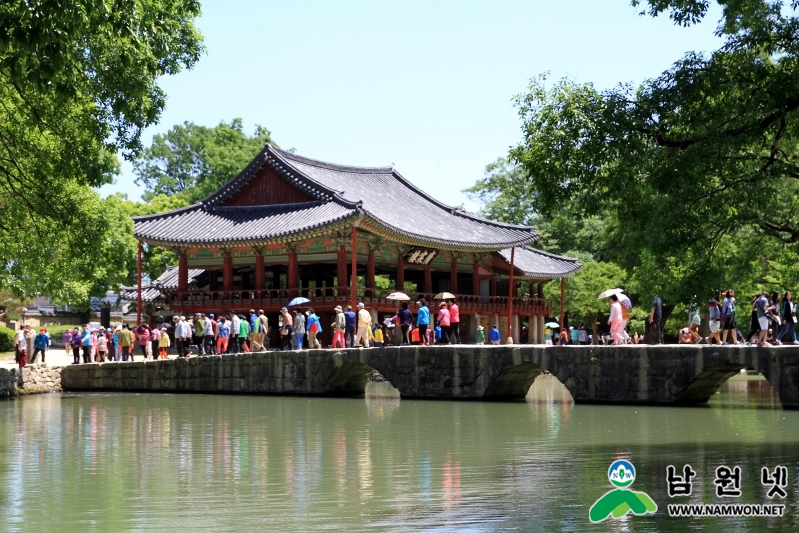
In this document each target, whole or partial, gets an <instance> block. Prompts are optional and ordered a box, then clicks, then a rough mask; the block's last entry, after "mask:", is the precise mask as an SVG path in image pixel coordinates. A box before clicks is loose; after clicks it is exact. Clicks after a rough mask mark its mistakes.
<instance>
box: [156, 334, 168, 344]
mask: <svg viewBox="0 0 799 533" xmlns="http://www.w3.org/2000/svg"><path fill="white" fill-rule="evenodd" d="M158 347H159V348H169V335H167V334H166V333H161V337H159V339H158Z"/></svg>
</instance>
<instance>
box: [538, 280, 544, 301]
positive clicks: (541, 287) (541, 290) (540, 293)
mask: <svg viewBox="0 0 799 533" xmlns="http://www.w3.org/2000/svg"><path fill="white" fill-rule="evenodd" d="M538 297H539V298H543V297H544V282H543V281H542V282H539V283H538Z"/></svg>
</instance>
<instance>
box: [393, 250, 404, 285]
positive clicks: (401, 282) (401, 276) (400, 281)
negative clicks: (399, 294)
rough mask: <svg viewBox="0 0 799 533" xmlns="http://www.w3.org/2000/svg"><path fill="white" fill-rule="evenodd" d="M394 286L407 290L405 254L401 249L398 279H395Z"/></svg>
mask: <svg viewBox="0 0 799 533" xmlns="http://www.w3.org/2000/svg"><path fill="white" fill-rule="evenodd" d="M394 288H395V289H396V290H398V291H404V290H405V256H404V255H402V251H401V250H400V255H399V256H397V279H396V280H395V283H394Z"/></svg>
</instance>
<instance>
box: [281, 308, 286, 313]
mask: <svg viewBox="0 0 799 533" xmlns="http://www.w3.org/2000/svg"><path fill="white" fill-rule="evenodd" d="M286 311H288V309H286V308H285V307H282V308H281V309H280V312H281V313H285V312H286Z"/></svg>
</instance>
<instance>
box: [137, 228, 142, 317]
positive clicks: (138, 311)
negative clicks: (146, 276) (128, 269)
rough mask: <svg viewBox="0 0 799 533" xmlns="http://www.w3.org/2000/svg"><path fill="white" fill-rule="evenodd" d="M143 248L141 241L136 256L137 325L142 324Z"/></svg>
mask: <svg viewBox="0 0 799 533" xmlns="http://www.w3.org/2000/svg"><path fill="white" fill-rule="evenodd" d="M141 248H142V244H141V241H139V250H138V253H137V256H136V278H137V283H138V285H137V291H136V325H139V324H141Z"/></svg>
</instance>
